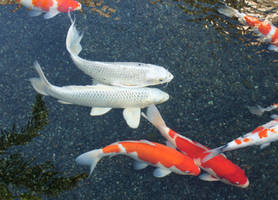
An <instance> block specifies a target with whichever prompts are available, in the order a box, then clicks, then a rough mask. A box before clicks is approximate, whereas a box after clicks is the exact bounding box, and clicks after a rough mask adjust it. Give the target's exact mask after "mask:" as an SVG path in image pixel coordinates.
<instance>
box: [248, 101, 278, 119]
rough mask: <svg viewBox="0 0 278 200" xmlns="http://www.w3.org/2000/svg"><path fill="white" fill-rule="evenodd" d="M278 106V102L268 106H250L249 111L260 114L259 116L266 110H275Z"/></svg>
mask: <svg viewBox="0 0 278 200" xmlns="http://www.w3.org/2000/svg"><path fill="white" fill-rule="evenodd" d="M277 108H278V103H275V104H272V105H271V106H268V107H266V108H263V107H261V106H259V105H258V106H248V109H249V111H250V112H251V113H252V114H255V115H258V116H262V115H263V114H264V112H270V111H272V110H275V109H277Z"/></svg>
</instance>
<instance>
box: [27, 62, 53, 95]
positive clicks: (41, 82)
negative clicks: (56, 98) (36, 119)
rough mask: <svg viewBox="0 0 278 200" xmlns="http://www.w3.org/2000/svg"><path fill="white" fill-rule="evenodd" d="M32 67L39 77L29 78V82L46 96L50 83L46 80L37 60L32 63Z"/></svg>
mask: <svg viewBox="0 0 278 200" xmlns="http://www.w3.org/2000/svg"><path fill="white" fill-rule="evenodd" d="M34 68H35V69H36V71H37V72H38V74H39V76H40V78H30V79H29V80H30V82H31V84H32V86H33V88H34V89H35V90H36V91H37V92H38V93H40V94H42V95H45V96H47V95H48V92H47V91H48V88H49V87H50V86H51V84H50V83H49V82H48V81H47V79H46V77H45V75H44V73H43V71H42V69H41V66H40V65H39V63H38V62H37V61H35V63H34Z"/></svg>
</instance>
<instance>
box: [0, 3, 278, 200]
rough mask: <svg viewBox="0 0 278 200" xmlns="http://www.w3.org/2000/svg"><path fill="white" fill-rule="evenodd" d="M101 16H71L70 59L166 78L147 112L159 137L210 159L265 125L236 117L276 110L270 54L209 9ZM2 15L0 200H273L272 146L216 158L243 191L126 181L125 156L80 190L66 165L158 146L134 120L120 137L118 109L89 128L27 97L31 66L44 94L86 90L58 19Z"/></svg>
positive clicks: (187, 182)
mask: <svg viewBox="0 0 278 200" xmlns="http://www.w3.org/2000/svg"><path fill="white" fill-rule="evenodd" d="M229 2H232V3H233V4H232V5H233V6H234V7H237V8H242V9H246V8H245V6H246V5H245V4H244V3H242V2H241V3H240V4H239V3H238V2H236V1H229ZM104 4H106V5H108V6H110V7H112V8H115V9H116V10H117V11H116V13H114V14H112V15H111V17H110V18H105V17H103V16H100V15H98V14H96V13H92V12H90V11H89V10H88V9H85V14H83V15H82V14H80V13H75V16H76V19H77V26H78V29H79V30H83V31H84V37H83V40H82V46H83V51H82V52H81V56H82V57H84V58H87V59H90V60H99V61H135V62H145V63H153V64H157V65H162V66H164V67H166V68H167V69H168V70H169V71H170V72H171V73H173V75H174V76H175V78H174V79H173V81H172V82H171V83H169V84H168V86H166V87H165V86H161V87H160V89H162V90H164V91H166V92H168V93H169V94H170V96H171V98H170V99H169V101H168V102H166V103H164V104H161V105H159V106H158V108H159V110H160V111H161V113H162V115H163V117H164V119H165V121H166V123H167V124H168V126H169V127H171V128H172V129H174V130H175V131H177V132H179V133H182V134H183V135H185V136H186V137H189V138H191V139H193V140H196V141H198V142H200V143H202V144H204V145H207V146H208V147H211V148H212V147H216V146H219V145H221V144H224V143H226V142H229V141H230V140H232V139H234V138H236V137H238V136H239V135H241V134H244V133H246V132H249V131H251V130H252V129H254V128H255V127H256V126H258V125H260V124H263V123H266V122H267V121H269V120H270V118H269V116H270V114H271V113H266V114H264V115H263V116H262V117H257V116H255V115H252V114H250V113H249V111H248V110H247V108H246V106H247V105H256V104H259V105H262V106H268V105H270V104H272V103H274V102H277V101H278V95H277V90H278V82H277V73H278V54H277V53H275V52H270V51H268V50H267V45H266V44H254V42H256V37H255V36H254V34H253V33H252V32H251V31H250V30H245V29H244V28H243V27H242V25H240V23H239V22H238V21H237V20H235V19H228V18H226V17H224V16H221V15H219V14H218V13H217V12H216V8H218V7H220V6H221V4H220V1H205V0H202V1H192V0H187V1H186V0H184V1H170V0H169V1H163V2H162V3H157V4H154V5H152V4H150V3H149V1H143V0H142V1H136V0H129V1H121V2H119V3H117V2H116V1H111V2H110V1H109V2H108V1H105V3H104ZM13 8H14V6H1V7H0V22H1V29H0V30H1V32H0V73H1V79H0V91H1V96H0V113H1V114H0V128H2V129H4V130H5V131H2V132H1V135H0V139H1V141H0V144H1V146H0V159H1V160H0V199H69V200H70V199H81V200H87V199H101V200H102V199H165V200H166V199H167V200H168V199H189V200H190V199H237V200H238V199H277V198H278V192H277V191H278V175H277V170H278V168H277V162H278V157H277V155H278V148H277V143H273V144H272V145H271V146H270V147H268V148H266V149H264V150H260V149H259V148H258V147H250V148H246V149H242V150H239V151H233V152H230V153H227V154H226V155H227V156H228V158H229V159H231V160H232V161H233V162H234V163H236V164H238V165H239V166H240V167H241V168H243V169H244V170H245V171H246V174H247V176H248V178H249V181H250V186H249V187H248V188H247V189H241V188H236V187H233V186H230V185H226V184H223V183H221V182H204V181H201V180H199V179H198V178H197V177H190V176H180V175H176V174H171V175H169V176H167V177H164V178H161V179H157V178H155V177H153V176H152V172H153V170H154V168H153V167H148V168H146V169H144V170H142V171H135V170H133V168H132V162H133V160H131V159H129V158H127V157H124V156H118V157H113V158H112V159H109V158H106V159H103V160H102V161H100V162H99V164H98V165H97V167H96V169H95V171H94V173H93V175H92V176H91V177H90V178H86V177H87V173H88V171H89V169H88V168H87V167H82V166H78V165H77V164H76V163H75V161H74V160H75V158H76V157H77V156H78V155H80V154H81V153H84V152H86V151H89V150H92V149H96V148H101V147H103V146H105V145H108V144H110V143H112V142H115V141H120V140H128V139H132V140H135V139H148V140H151V141H158V142H164V140H163V138H162V137H161V136H160V135H159V133H158V131H157V130H156V129H155V128H153V127H152V126H151V125H150V124H149V123H147V122H146V121H145V120H144V119H142V120H141V123H140V126H139V128H138V129H136V130H133V129H130V128H129V127H127V125H126V123H125V121H124V119H123V118H122V110H120V109H115V110H112V111H110V112H109V113H108V114H106V115H104V116H101V117H94V118H93V117H90V115H89V112H90V109H89V108H86V107H80V106H74V105H63V104H59V103H57V102H56V100H55V99H53V98H51V97H42V98H40V96H37V93H36V92H35V91H34V89H33V88H32V86H31V84H30V82H29V81H28V79H29V78H31V77H34V76H37V74H36V72H35V71H34V70H33V68H32V65H33V62H34V61H35V60H38V62H39V63H40V64H41V66H42V67H43V70H44V72H45V73H46V76H47V78H48V80H49V81H50V82H51V83H53V84H55V85H59V86H63V85H70V84H76V85H78V84H80V85H85V84H90V83H91V80H90V78H89V77H88V76H86V75H85V74H83V73H82V72H81V71H79V70H78V69H77V68H76V67H75V65H74V64H73V62H72V61H71V59H70V57H69V54H68V53H67V51H66V49H65V38H66V33H67V30H68V28H69V26H70V22H69V19H68V18H67V16H66V15H63V14H60V15H58V16H57V17H55V18H53V19H50V20H44V19H43V18H42V17H35V18H31V17H29V16H28V14H27V11H26V10H25V9H20V10H19V11H17V12H16V13H11V12H10V11H11V10H12V9H13ZM276 25H277V24H276ZM273 113H275V111H274V112H273ZM276 113H277V112H276ZM30 119H32V120H31V121H30ZM28 120H29V123H28V124H27V122H28ZM14 123H15V124H16V125H17V128H13V124H14Z"/></svg>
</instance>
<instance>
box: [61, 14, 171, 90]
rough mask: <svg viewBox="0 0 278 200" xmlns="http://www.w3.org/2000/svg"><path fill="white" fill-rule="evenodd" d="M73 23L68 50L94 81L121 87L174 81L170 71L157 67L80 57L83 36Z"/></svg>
mask: <svg viewBox="0 0 278 200" xmlns="http://www.w3.org/2000/svg"><path fill="white" fill-rule="evenodd" d="M69 17H70V16H69ZM70 19H71V18H70ZM71 23H72V24H71V26H70V28H69V30H68V34H67V39H66V47H67V50H68V52H69V53H70V56H71V58H72V60H73V62H74V63H75V65H76V66H77V67H78V68H79V69H80V70H81V71H83V72H84V73H85V74H87V75H89V76H91V77H92V78H93V79H94V81H96V82H100V83H104V84H107V85H113V86H120V87H145V86H149V85H157V84H163V83H168V82H170V81H171V80H172V79H173V77H174V76H173V75H172V74H171V73H170V72H169V71H168V70H166V69H165V68H163V67H161V66H157V65H152V64H145V63H138V62H100V61H90V60H86V59H83V58H81V57H79V53H80V52H81V50H82V46H81V45H80V41H81V39H82V37H83V35H80V34H79V32H78V31H77V29H76V27H75V21H74V20H72V19H71Z"/></svg>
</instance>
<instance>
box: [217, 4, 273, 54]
mask: <svg viewBox="0 0 278 200" xmlns="http://www.w3.org/2000/svg"><path fill="white" fill-rule="evenodd" d="M218 12H219V13H221V14H223V15H226V16H227V17H237V18H238V19H239V21H240V22H241V23H243V24H246V25H248V26H250V27H252V28H253V29H254V31H255V32H256V33H257V34H258V35H259V36H260V40H261V41H263V42H267V43H270V46H269V47H268V49H269V50H272V51H276V52H278V28H277V27H275V26H274V25H273V24H272V23H270V22H268V21H267V20H265V21H261V20H260V19H258V18H256V17H253V16H249V15H246V14H244V13H240V12H239V11H238V10H236V9H234V8H231V7H229V6H226V7H224V8H220V9H218Z"/></svg>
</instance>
